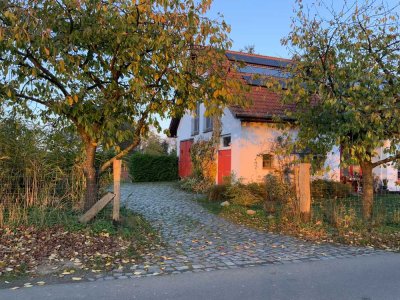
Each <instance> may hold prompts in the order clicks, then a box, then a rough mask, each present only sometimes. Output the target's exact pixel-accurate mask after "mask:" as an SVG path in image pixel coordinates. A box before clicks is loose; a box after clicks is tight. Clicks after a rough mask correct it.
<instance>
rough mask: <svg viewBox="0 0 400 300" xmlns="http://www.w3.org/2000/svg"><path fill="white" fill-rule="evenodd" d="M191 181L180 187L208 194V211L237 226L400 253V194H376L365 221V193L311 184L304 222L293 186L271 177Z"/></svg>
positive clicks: (331, 184) (323, 183)
mask: <svg viewBox="0 0 400 300" xmlns="http://www.w3.org/2000/svg"><path fill="white" fill-rule="evenodd" d="M197 181H198V180H196V179H195V178H189V179H186V180H183V182H182V183H181V187H182V188H184V189H186V190H192V191H193V187H195V188H196V190H195V191H196V192H201V193H202V192H205V197H204V198H202V199H201V200H199V203H200V204H201V205H202V206H203V207H205V208H206V209H207V210H209V211H210V212H212V213H214V214H216V215H218V216H220V217H223V218H225V219H227V220H230V221H231V222H234V223H236V224H241V225H244V226H248V227H251V228H254V229H257V230H261V231H265V232H273V233H281V234H287V235H292V236H296V237H299V238H301V239H305V240H310V241H313V242H316V243H324V242H328V243H341V244H349V245H357V246H369V247H374V248H380V249H385V250H390V251H400V195H399V194H395V193H381V194H376V195H374V209H373V217H372V220H371V221H370V222H365V221H364V220H363V218H362V203H361V195H358V194H354V193H353V192H352V190H351V187H350V186H348V185H346V184H343V183H340V182H333V181H327V180H315V181H313V182H312V183H311V197H312V198H311V199H312V200H311V201H312V207H311V220H310V221H309V222H303V221H302V219H301V216H300V213H299V208H298V202H297V200H296V197H295V194H294V187H293V186H291V185H290V184H287V183H284V182H282V181H281V180H280V179H279V177H277V176H273V175H269V176H267V177H266V178H265V181H264V182H263V183H250V184H244V183H241V182H240V181H236V182H235V183H229V182H227V183H226V184H223V185H209V186H208V187H207V189H206V190H200V189H199V187H202V186H204V181H203V184H199V183H196V182H197Z"/></svg>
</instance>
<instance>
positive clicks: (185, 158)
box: [179, 140, 193, 178]
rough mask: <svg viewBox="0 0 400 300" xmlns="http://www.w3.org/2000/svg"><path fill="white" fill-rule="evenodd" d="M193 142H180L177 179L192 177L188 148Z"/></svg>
mask: <svg viewBox="0 0 400 300" xmlns="http://www.w3.org/2000/svg"><path fill="white" fill-rule="evenodd" d="M192 144H193V141H192V140H188V141H182V142H181V143H180V147H179V149H180V150H179V151H180V153H179V177H181V178H185V177H188V176H190V175H192V160H191V159H190V147H191V146H192Z"/></svg>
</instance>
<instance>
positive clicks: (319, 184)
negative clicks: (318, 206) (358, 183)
mask: <svg viewBox="0 0 400 300" xmlns="http://www.w3.org/2000/svg"><path fill="white" fill-rule="evenodd" d="M311 195H312V197H313V198H314V199H334V198H346V197H349V196H350V195H351V186H350V185H348V184H344V183H341V182H337V181H332V180H324V179H317V180H314V181H312V182H311Z"/></svg>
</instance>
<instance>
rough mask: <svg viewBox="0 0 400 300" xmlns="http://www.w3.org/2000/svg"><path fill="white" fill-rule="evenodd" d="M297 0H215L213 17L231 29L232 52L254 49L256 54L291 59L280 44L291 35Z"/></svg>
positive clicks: (212, 7) (211, 13) (212, 10)
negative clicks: (219, 14)
mask: <svg viewBox="0 0 400 300" xmlns="http://www.w3.org/2000/svg"><path fill="white" fill-rule="evenodd" d="M293 6H294V0H247V1H246V0H214V1H213V4H212V6H211V10H210V12H209V15H210V17H212V18H217V17H218V13H221V14H222V15H223V16H224V19H225V21H226V22H227V23H228V24H229V25H231V27H232V31H231V34H230V37H231V39H232V40H233V46H232V50H240V49H243V48H244V47H245V46H247V45H255V50H256V53H259V54H264V55H270V56H278V57H288V56H289V55H288V52H287V50H286V48H285V47H284V46H282V45H281V43H280V40H281V38H282V37H284V36H285V35H287V34H288V33H289V31H290V17H291V16H292V15H293Z"/></svg>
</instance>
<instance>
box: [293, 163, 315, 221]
mask: <svg viewBox="0 0 400 300" xmlns="http://www.w3.org/2000/svg"><path fill="white" fill-rule="evenodd" d="M310 169H311V164H310V163H301V164H299V165H297V166H295V168H294V174H295V182H296V196H297V200H298V201H299V209H300V217H301V219H302V221H304V222H309V221H310V219H311V176H310Z"/></svg>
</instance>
